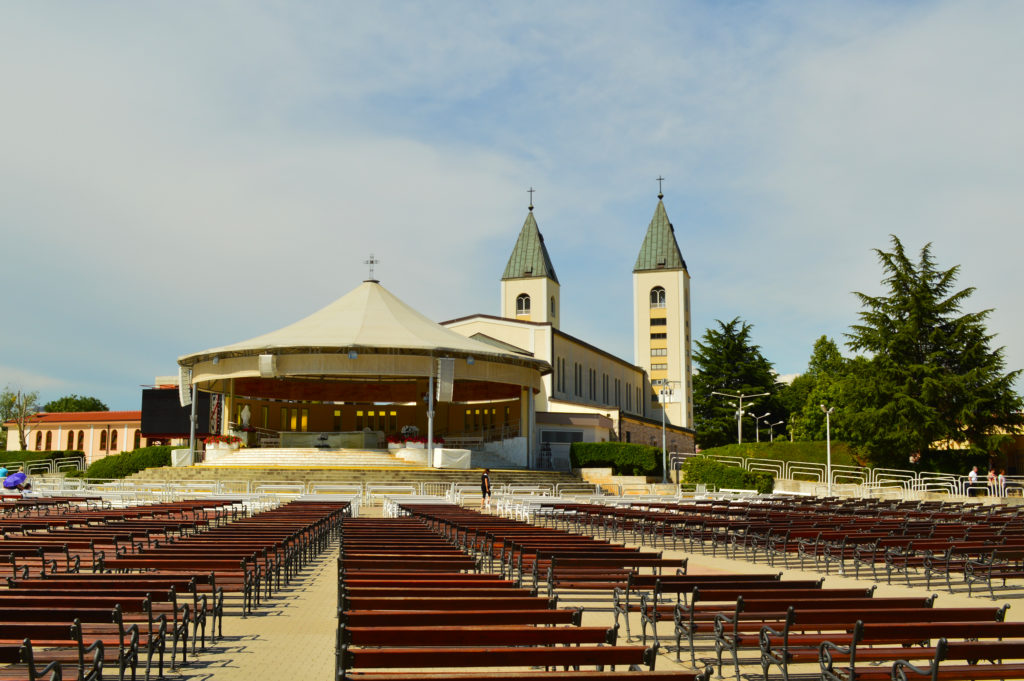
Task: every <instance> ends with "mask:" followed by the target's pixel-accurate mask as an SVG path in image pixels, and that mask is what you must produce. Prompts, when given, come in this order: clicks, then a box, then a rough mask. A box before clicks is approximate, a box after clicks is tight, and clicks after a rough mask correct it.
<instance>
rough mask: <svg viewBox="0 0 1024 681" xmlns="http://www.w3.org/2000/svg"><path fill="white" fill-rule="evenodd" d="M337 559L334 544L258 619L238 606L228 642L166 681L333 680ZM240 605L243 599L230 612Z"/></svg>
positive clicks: (229, 622)
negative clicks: (178, 680) (241, 610)
mask: <svg viewBox="0 0 1024 681" xmlns="http://www.w3.org/2000/svg"><path fill="white" fill-rule="evenodd" d="M337 555H338V551H337V545H336V544H335V546H333V547H332V548H331V549H330V550H328V551H326V552H325V553H324V554H323V555H322V556H321V557H320V558H318V559H317V560H316V561H315V562H314V563H313V564H311V565H310V566H308V567H307V568H306V569H305V570H304V571H303V572H302V574H301V575H299V577H298V579H295V580H293V581H292V584H291V585H290V586H289V587H288V588H285V589H282V590H281V591H280V592H278V593H276V594H275V595H274V597H273V598H272V599H270V601H264V602H263V604H262V605H261V606H260V608H259V609H258V610H257V612H256V613H255V614H254V615H250V616H249V617H246V618H245V619H242V617H241V616H240V614H239V609H238V607H232V608H231V610H232V612H231V614H229V615H228V616H226V617H225V618H224V639H223V640H222V641H217V643H216V644H215V645H213V646H210V645H207V649H206V651H205V652H202V653H200V654H199V655H197V656H196V657H195V658H192V659H190V660H189V662H188V664H187V665H186V666H184V667H181V668H179V669H178V670H176V671H174V672H169V673H167V674H166V676H167V678H168V679H196V680H202V679H212V680H214V681H236V680H237V681H243V680H244V681H261V680H262V679H275V680H277V681H330V679H332V678H333V676H334V642H335V630H336V625H337V621H338V620H337V615H336V609H337V604H338V588H337V583H336V578H337V562H336V559H337ZM238 604H240V599H238V601H236V603H232V604H229V607H230V605H236V606H237V605H238ZM167 659H168V660H169V659H170V658H169V656H168V658H167ZM140 678H141V677H140ZM154 678H155V675H154Z"/></svg>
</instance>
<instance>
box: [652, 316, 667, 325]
mask: <svg viewBox="0 0 1024 681" xmlns="http://www.w3.org/2000/svg"><path fill="white" fill-rule="evenodd" d="M651 326H668V320H666V319H665V318H664V317H658V318H656V319H652V320H651Z"/></svg>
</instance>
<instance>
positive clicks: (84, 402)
mask: <svg viewBox="0 0 1024 681" xmlns="http://www.w3.org/2000/svg"><path fill="white" fill-rule="evenodd" d="M43 411H45V412H68V411H110V408H109V407H108V406H107V405H105V404H103V402H101V401H100V400H99V398H96V397H84V396H82V395H75V394H71V395H65V396H64V397H61V398H60V399H56V400H53V401H51V402H47V403H46V404H44V405H43Z"/></svg>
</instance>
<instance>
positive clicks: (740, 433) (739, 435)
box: [711, 390, 771, 444]
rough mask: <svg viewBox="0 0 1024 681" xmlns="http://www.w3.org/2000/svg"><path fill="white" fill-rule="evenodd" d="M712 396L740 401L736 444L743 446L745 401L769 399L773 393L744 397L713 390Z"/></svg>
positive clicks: (737, 415)
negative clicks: (758, 398)
mask: <svg viewBox="0 0 1024 681" xmlns="http://www.w3.org/2000/svg"><path fill="white" fill-rule="evenodd" d="M711 394H712V395H720V396H722V397H728V398H731V399H734V400H738V401H739V404H738V405H737V407H736V442H737V443H739V444H743V421H742V418H743V400H745V399H748V398H752V397H768V396H769V395H770V394H771V393H757V394H755V395H744V394H742V393H740V394H739V395H732V394H730V393H720V392H718V391H714V390H713V391H711Z"/></svg>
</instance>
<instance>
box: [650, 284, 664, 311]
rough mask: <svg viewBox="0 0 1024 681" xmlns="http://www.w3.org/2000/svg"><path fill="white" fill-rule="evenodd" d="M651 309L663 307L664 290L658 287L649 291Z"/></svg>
mask: <svg viewBox="0 0 1024 681" xmlns="http://www.w3.org/2000/svg"><path fill="white" fill-rule="evenodd" d="M651 307H665V289H663V288H662V287H660V286H655V287H654V288H652V289H651Z"/></svg>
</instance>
